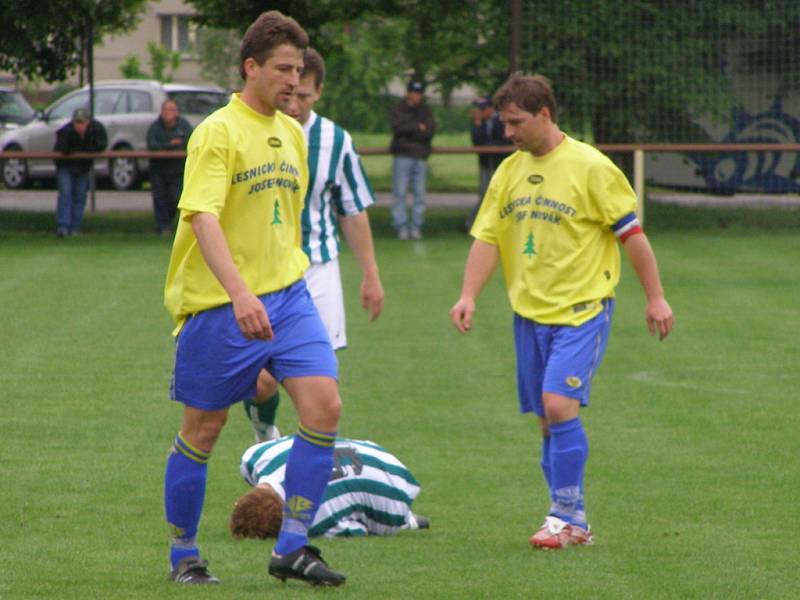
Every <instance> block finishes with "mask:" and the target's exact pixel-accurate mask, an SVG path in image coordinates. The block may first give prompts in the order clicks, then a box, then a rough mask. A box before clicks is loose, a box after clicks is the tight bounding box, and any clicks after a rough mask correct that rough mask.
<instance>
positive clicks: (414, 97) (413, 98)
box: [406, 92, 422, 106]
mask: <svg viewBox="0 0 800 600" xmlns="http://www.w3.org/2000/svg"><path fill="white" fill-rule="evenodd" d="M406 102H408V103H409V105H411V106H417V105H418V104H419V103H420V102H422V93H420V92H406Z"/></svg>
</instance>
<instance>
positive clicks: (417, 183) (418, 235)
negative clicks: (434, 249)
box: [389, 80, 436, 240]
mask: <svg viewBox="0 0 800 600" xmlns="http://www.w3.org/2000/svg"><path fill="white" fill-rule="evenodd" d="M391 124H392V143H391V145H390V146H389V150H390V151H391V153H392V154H393V155H394V159H393V161H392V226H393V227H394V229H395V231H396V232H397V237H398V238H400V239H401V240H407V239H409V238H411V239H412V240H419V239H422V225H423V223H424V222H425V182H426V179H427V176H428V156H430V153H431V140H432V139H433V134H434V131H435V130H436V121H435V120H434V118H433V111H431V109H430V107H429V106H428V105H427V104H426V103H425V84H424V83H422V82H421V81H414V80H412V81H409V82H408V85H407V86H406V96H405V98H404V99H403V100H401V101H400V103H399V104H397V105H395V107H394V108H393V109H392V114H391ZM409 186H411V193H412V194H413V196H414V203H413V207H412V209H411V222H410V223H409V219H408V207H407V206H406V195H407V194H408V188H409Z"/></svg>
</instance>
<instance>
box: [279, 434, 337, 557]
mask: <svg viewBox="0 0 800 600" xmlns="http://www.w3.org/2000/svg"><path fill="white" fill-rule="evenodd" d="M335 442H336V432H333V433H323V432H320V431H314V430H313V429H309V428H308V427H304V426H303V425H302V424H301V425H300V426H299V427H298V429H297V433H296V434H295V436H294V442H293V443H292V449H291V451H290V452H289V457H288V458H287V459H286V475H285V483H284V489H285V492H286V502H284V504H283V523H282V524H281V531H280V533H279V534H278V543H277V544H275V553H276V554H282V555H283V554H290V553H292V552H294V551H295V550H297V549H298V548H300V547H302V546H305V545H306V544H307V543H308V529H309V528H310V527H311V524H312V522H313V521H314V515H316V514H317V509H318V508H319V504H320V502H321V501H322V496H323V494H324V493H325V487H326V486H327V485H328V480H329V479H330V477H331V469H333V447H334V443H335Z"/></svg>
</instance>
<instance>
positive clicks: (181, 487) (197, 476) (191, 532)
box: [164, 434, 211, 569]
mask: <svg viewBox="0 0 800 600" xmlns="http://www.w3.org/2000/svg"><path fill="white" fill-rule="evenodd" d="M209 458H211V454H210V453H208V452H203V451H202V450H199V449H197V448H194V447H192V446H191V445H190V444H188V443H187V442H186V440H184V439H183V437H182V436H181V435H180V434H178V435H177V436H176V437H175V442H174V444H173V446H172V449H171V450H170V453H169V457H168V458H167V470H166V473H165V475H164V509H165V513H166V516H167V524H168V525H169V527H170V530H171V531H172V536H173V537H172V546H171V547H170V562H171V564H172V568H173V569H174V568H175V566H176V565H177V564H178V563H179V562H180V561H181V560H182V559H184V558H186V557H187V556H199V555H200V550H199V549H198V548H197V544H196V541H195V539H196V536H197V526H198V524H199V523H200V515H201V514H202V512H203V501H204V500H205V495H206V476H207V472H208V460H209Z"/></svg>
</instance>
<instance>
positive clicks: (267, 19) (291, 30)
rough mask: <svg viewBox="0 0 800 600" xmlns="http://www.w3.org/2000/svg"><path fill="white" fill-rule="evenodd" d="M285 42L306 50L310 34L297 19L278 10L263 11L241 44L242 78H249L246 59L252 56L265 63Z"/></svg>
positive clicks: (240, 70) (240, 69)
mask: <svg viewBox="0 0 800 600" xmlns="http://www.w3.org/2000/svg"><path fill="white" fill-rule="evenodd" d="M283 44H291V45H292V46H294V47H295V48H297V49H299V50H305V49H306V48H307V47H308V34H307V33H306V32H305V30H304V29H303V28H302V27H301V26H300V24H299V23H298V22H297V21H295V20H294V19H293V18H292V17H287V16H286V15H284V14H283V13H282V12H280V11H278V10H270V11H268V12H265V13H261V16H260V17H258V18H257V19H256V20H255V21H253V22H252V23H251V24H250V27H248V28H247V31H245V33H244V37H242V43H241V45H240V46H239V74H240V75H241V76H242V79H243V80H244V79H247V77H246V75H245V72H244V61H245V60H247V59H248V58H252V59H253V60H255V61H256V63H258V64H259V65H263V64H264V62H265V61H266V60H267V59H268V58H269V56H270V54H272V51H273V50H274V49H275V48H277V47H278V46H281V45H283Z"/></svg>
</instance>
